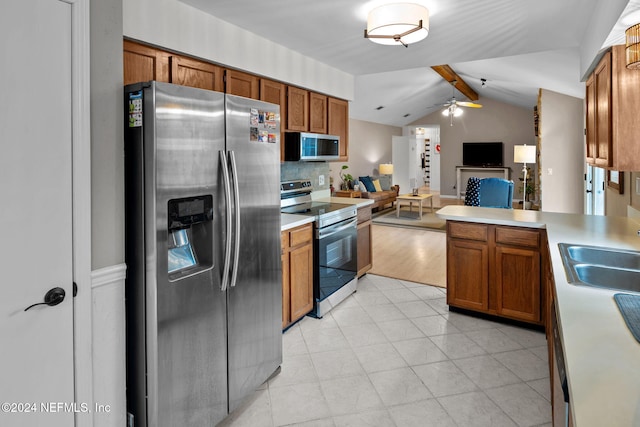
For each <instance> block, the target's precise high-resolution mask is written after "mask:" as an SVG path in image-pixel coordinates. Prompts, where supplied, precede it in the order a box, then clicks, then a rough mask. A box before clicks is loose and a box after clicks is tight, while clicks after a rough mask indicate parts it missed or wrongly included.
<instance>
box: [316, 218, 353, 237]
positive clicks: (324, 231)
mask: <svg viewBox="0 0 640 427" xmlns="http://www.w3.org/2000/svg"><path fill="white" fill-rule="evenodd" d="M357 224H358V218H354V219H352V220H351V221H349V222H348V223H347V224H344V225H341V224H337V225H330V226H329V227H325V228H321V229H319V230H318V233H317V236H318V239H324V238H325V237H329V236H332V235H334V234H336V233H339V232H341V231H344V230H346V229H347V228H351V227H355V226H356V225H357Z"/></svg>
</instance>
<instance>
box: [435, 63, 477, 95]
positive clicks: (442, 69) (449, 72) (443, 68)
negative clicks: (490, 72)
mask: <svg viewBox="0 0 640 427" xmlns="http://www.w3.org/2000/svg"><path fill="white" fill-rule="evenodd" d="M431 68H432V69H433V71H435V72H436V73H438V74H440V75H441V76H442V78H443V79H445V80H446V81H447V82H449V83H452V82H453V81H454V80H455V82H456V84H455V88H456V89H458V90H459V91H460V93H462V94H463V95H464V96H466V97H467V98H469V100H471V101H477V100H478V98H479V96H478V94H477V93H476V92H475V91H474V90H473V89H471V86H469V85H468V84H467V83H466V82H465V81H464V80H462V77H460V76H459V75H457V74H456V72H455V71H453V69H452V68H451V67H450V66H448V65H447V64H444V65H434V66H432V67H431Z"/></svg>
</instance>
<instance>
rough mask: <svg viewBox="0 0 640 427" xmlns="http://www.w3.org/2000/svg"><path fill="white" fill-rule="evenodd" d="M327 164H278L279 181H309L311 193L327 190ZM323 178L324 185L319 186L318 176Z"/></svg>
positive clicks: (328, 164)
mask: <svg viewBox="0 0 640 427" xmlns="http://www.w3.org/2000/svg"><path fill="white" fill-rule="evenodd" d="M329 166H330V163H328V162H284V163H280V181H290V180H293V179H309V180H311V185H312V186H313V191H320V190H329ZM321 175H322V176H324V184H323V185H320V176H321Z"/></svg>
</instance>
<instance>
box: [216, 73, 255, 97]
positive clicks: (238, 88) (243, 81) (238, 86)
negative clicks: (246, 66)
mask: <svg viewBox="0 0 640 427" xmlns="http://www.w3.org/2000/svg"><path fill="white" fill-rule="evenodd" d="M225 92H226V93H229V94H231V95H238V96H244V97H245V98H251V99H259V98H260V96H259V94H260V79H259V78H258V77H257V76H254V75H252V74H247V73H243V72H241V71H236V70H226V74H225Z"/></svg>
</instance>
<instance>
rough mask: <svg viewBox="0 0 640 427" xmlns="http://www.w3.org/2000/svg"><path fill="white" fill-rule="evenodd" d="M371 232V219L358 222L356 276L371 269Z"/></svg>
mask: <svg viewBox="0 0 640 427" xmlns="http://www.w3.org/2000/svg"><path fill="white" fill-rule="evenodd" d="M371 232H372V230H371V221H365V222H363V223H361V224H358V277H360V276H362V275H363V274H364V273H366V272H367V271H369V270H371V266H372V261H373V256H372V249H371V243H372V239H371V235H372V233H371Z"/></svg>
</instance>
